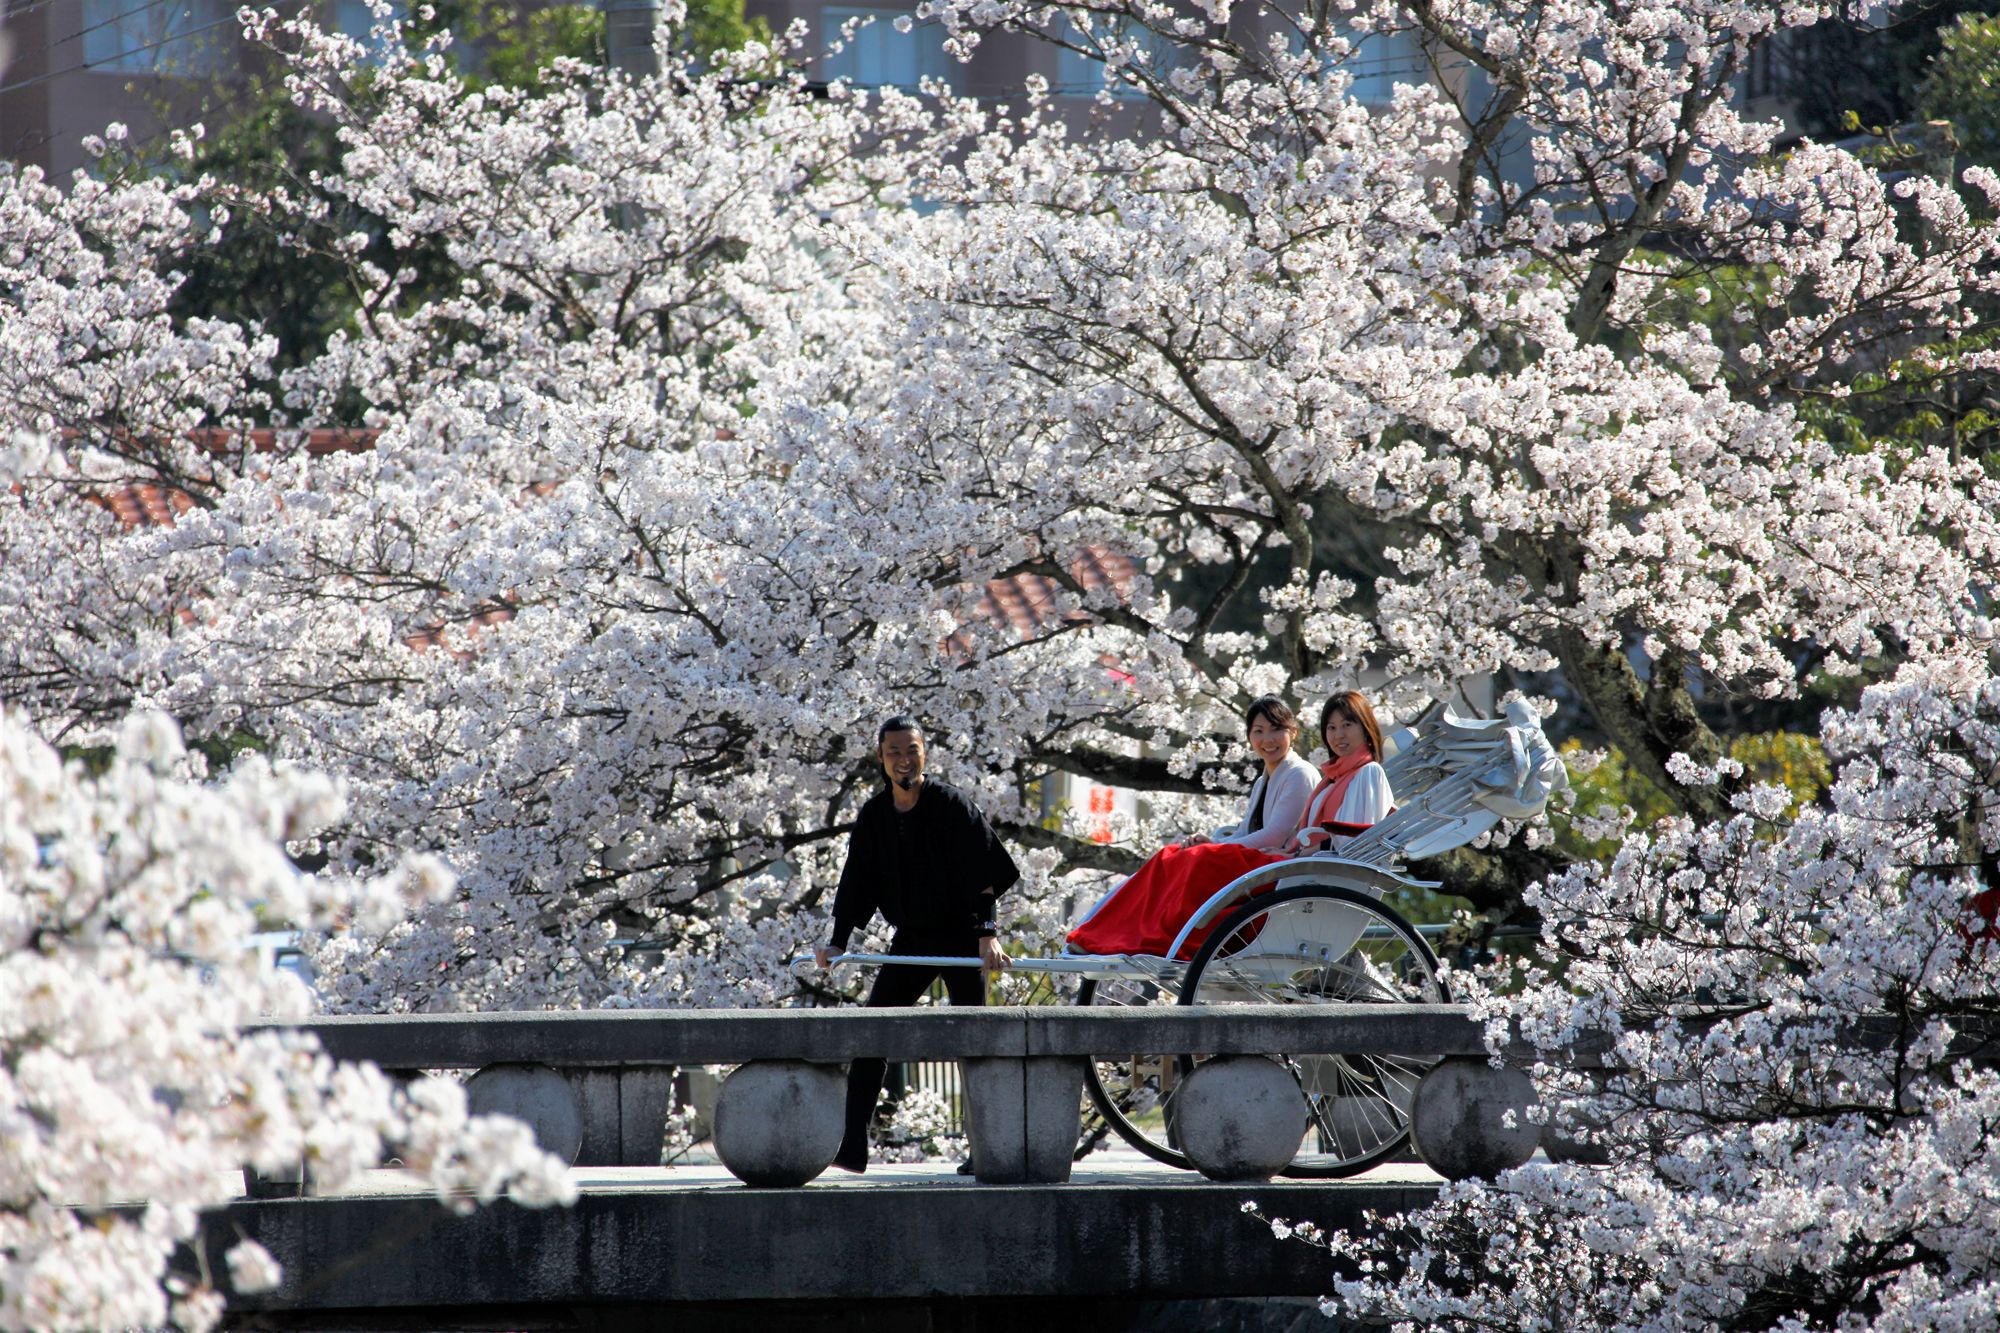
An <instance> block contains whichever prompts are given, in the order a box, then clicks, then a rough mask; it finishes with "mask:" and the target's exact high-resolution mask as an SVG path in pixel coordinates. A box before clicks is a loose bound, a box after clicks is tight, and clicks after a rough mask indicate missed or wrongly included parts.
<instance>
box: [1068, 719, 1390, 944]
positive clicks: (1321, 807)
mask: <svg viewBox="0 0 2000 1333" xmlns="http://www.w3.org/2000/svg"><path fill="white" fill-rule="evenodd" d="M1258 702H1259V703H1261V702H1263V701H1262V700H1259V701H1258ZM1252 707H1253V708H1254V707H1255V705H1252ZM1252 723H1253V725H1254V714H1253V718H1252ZM1319 734H1320V738H1321V739H1322V740H1324V741H1325V742H1326V748H1327V753H1328V759H1327V762H1325V763H1324V764H1321V765H1320V770H1319V771H1320V781H1319V785H1318V786H1317V787H1315V788H1314V789H1313V791H1312V793H1311V795H1310V797H1309V799H1308V800H1307V801H1306V804H1305V809H1304V811H1303V812H1302V813H1301V814H1300V815H1299V816H1298V823H1297V824H1296V825H1295V826H1294V827H1293V828H1292V830H1291V832H1290V834H1289V836H1287V837H1285V838H1284V840H1283V841H1282V842H1280V843H1279V844H1278V845H1277V846H1276V848H1275V849H1274V850H1265V848H1264V847H1260V846H1257V845H1254V844H1253V842H1252V841H1250V840H1238V839H1236V838H1228V839H1222V840H1217V841H1214V842H1207V841H1202V840H1199V839H1191V840H1189V841H1188V842H1186V843H1174V844H1169V845H1167V846H1165V847H1162V848H1161V849H1160V850H1159V851H1157V852H1155V853H1154V854H1153V855H1152V856H1151V857H1150V858H1149V859H1148V860H1147V862H1146V864H1144V865H1142V866H1140V867H1139V870H1138V873H1136V874H1135V875H1133V876H1132V878H1130V879H1128V880H1126V881H1125V882H1124V883H1123V884H1121V885H1119V886H1118V888H1117V889H1116V890H1115V891H1114V892H1113V893H1112V894H1111V896H1110V897H1108V898H1106V899H1105V900H1104V901H1103V902H1101V903H1099V904H1098V905H1097V907H1096V909H1095V910H1093V911H1092V912H1091V914H1090V915H1089V916H1087V917H1085V918H1084V920H1083V922H1082V924H1080V925H1079V926H1077V928H1076V929H1075V930H1072V931H1071V932H1070V933H1069V943H1070V947H1071V948H1073V949H1076V950H1078V951H1080V952H1082V953H1091V954H1120V953H1146V954H1164V953H1165V952H1166V951H1167V948H1168V946H1170V945H1171V944H1172V943H1173V942H1174V936H1176V935H1178V934H1180V930H1181V927H1182V926H1184V925H1186V924H1187V919H1188V918H1189V917H1190V916H1192V915H1193V914H1194V912H1195V909H1196V908H1198V907H1200V906H1201V905H1202V904H1203V903H1204V902H1207V901H1208V899H1209V898H1210V897H1211V896H1213V895H1214V893H1215V891H1216V890H1217V889H1220V888H1221V887H1223V886H1224V885H1225V884H1228V883H1229V882H1230V881H1231V880H1234V879H1237V878H1239V877H1241V876H1243V875H1247V874H1249V873H1250V872H1251V871H1252V870H1255V869H1257V868H1258V867H1259V866H1266V865H1270V864H1272V863H1273V862H1276V861H1284V860H1289V859H1291V858H1292V857H1294V856H1302V855H1304V854H1305V853H1307V852H1311V851H1315V850H1317V849H1319V848H1321V847H1323V846H1325V845H1327V843H1328V842H1329V841H1331V839H1333V838H1334V837H1336V836H1340V835H1345V834H1353V833H1358V832H1360V831H1361V829H1363V828H1366V827H1367V826H1368V825H1370V824H1373V823H1374V822H1375V821H1377V820H1379V819H1381V818H1382V817H1383V816H1384V815H1386V814H1388V813H1389V811H1390V810H1391V809H1392V808H1393V807H1394V805H1395V798H1394V795H1393V794H1392V793H1391V792H1390V790H1389V775H1388V774H1387V773H1385V772H1383V771H1382V765H1381V763H1380V762H1379V757H1380V755H1381V753H1382V728H1381V726H1380V725H1379V724H1378V723H1377V722H1376V721H1375V710H1374V709H1373V708H1371V707H1370V706H1369V704H1368V700H1367V699H1366V698H1365V697H1364V696H1362V695H1361V694H1360V693H1358V692H1357V691H1354V690H1349V691H1347V692H1346V693H1345V694H1336V695H1334V696H1333V697H1332V698H1331V699H1328V700H1327V701H1326V707H1324V708H1323V709H1321V710H1320V717H1319ZM1287 748H1289V747H1287ZM1269 762H1270V761H1269V759H1268V758H1267V759H1266V763H1267V778H1266V779H1265V784H1266V786H1267V790H1268V784H1269V782H1270V781H1272V780H1273V779H1275V776H1276V775H1275V774H1271V773H1270V771H1269V768H1268V765H1269ZM1256 797H1257V793H1256V792H1255V791H1254V790H1253V792H1252V799H1253V801H1254V800H1255V799H1256ZM1247 822H1248V821H1247V820H1246V823H1247ZM1343 826H1344V827H1343ZM1258 841H1262V842H1264V843H1265V845H1266V846H1268V845H1269V841H1270V840H1269V839H1268V838H1266V839H1260V840H1258ZM1207 935H1208V932H1207V931H1206V930H1200V931H1195V932H1193V933H1191V934H1190V935H1189V936H1188V939H1187V941H1186V943H1185V944H1183V945H1182V946H1181V955H1180V956H1181V957H1182V958H1183V959H1187V958H1192V957H1194V951H1195V950H1196V949H1197V948H1199V947H1200V946H1201V942H1202V940H1203V939H1205V938H1207Z"/></svg>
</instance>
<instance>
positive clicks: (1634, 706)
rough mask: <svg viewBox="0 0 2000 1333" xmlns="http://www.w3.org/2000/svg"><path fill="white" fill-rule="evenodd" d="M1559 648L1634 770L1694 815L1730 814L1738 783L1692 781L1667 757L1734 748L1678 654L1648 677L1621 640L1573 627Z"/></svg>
mask: <svg viewBox="0 0 2000 1333" xmlns="http://www.w3.org/2000/svg"><path fill="white" fill-rule="evenodd" d="M1556 653H1557V655H1558V656H1559V657H1560V658H1561V659H1562V665H1563V675H1564V676H1565V677H1566V678H1567V679H1568V681H1569V683H1570V685H1571V687H1572V688H1574V689H1575V690H1576V692H1577V693H1578V694H1580V695H1582V696H1583V701H1584V703H1585V705H1586V706H1587V707H1588V708H1589V709H1590V715H1591V717H1592V719H1593V720H1595V721H1596V723H1597V725H1598V729H1599V730H1601V731H1602V732H1603V733H1604V735H1605V738H1606V739H1607V740H1609V741H1610V742H1611V743H1612V744H1613V745H1615V746H1617V747H1618V750H1619V753H1621V754H1623V755H1624V756H1625V762H1626V763H1627V764H1628V765H1630V766H1631V768H1632V771H1634V772H1635V773H1639V774H1641V775H1642V776H1644V777H1646V778H1647V779H1649V780H1650V781H1652V782H1653V783H1654V784H1655V785H1657V786H1658V787H1659V788H1660V790H1661V791H1662V792H1664V793H1666V795H1667V797H1668V799H1669V800H1671V801H1673V803H1674V804H1675V805H1677V806H1679V807H1680V808H1681V809H1682V810H1684V811H1686V812H1687V813H1688V814H1690V815H1694V816H1695V817H1697V818H1700V819H1722V818H1726V817H1727V816H1728V815H1729V813H1730V805H1729V793H1730V792H1731V791H1732V790H1733V789H1734V786H1735V784H1733V783H1730V782H1727V781H1725V782H1723V783H1720V784H1718V785H1716V786H1709V787H1688V786H1684V785H1682V784H1681V783H1679V782H1676V781H1675V780H1674V779H1673V777H1672V775H1671V774H1669V773H1668V772H1667V760H1668V758H1670V757H1671V756H1672V755H1673V754H1674V753H1676V752H1679V753H1682V754H1685V755H1687V756H1688V757H1689V758H1691V759H1693V760H1695V761H1696V762H1697V763H1700V764H1703V765H1712V764H1714V763H1715V762H1716V761H1717V760H1718V759H1721V758H1723V757H1724V755H1725V754H1726V751H1724V749H1723V747H1722V742H1721V741H1720V740H1719V739H1717V737H1716V735H1715V733H1714V732H1712V731H1710V730H1709V729H1708V726H1707V724H1705V723H1704V722H1703V721H1702V720H1701V714H1700V713H1699V712H1698V711H1697V710H1696V708H1695V703H1694V696H1693V695H1691V694H1689V693H1688V688H1687V683H1686V681H1685V679H1684V678H1683V667H1682V662H1681V659H1680V658H1679V656H1678V655H1675V654H1669V655H1667V656H1665V657H1663V658H1661V659H1660V660H1659V661H1658V662H1655V663H1654V664H1653V674H1652V679H1651V680H1649V681H1642V680H1640V679H1639V673H1638V672H1637V671H1636V670H1634V669H1633V666H1632V662H1631V659H1630V658H1628V657H1627V656H1626V655H1625V654H1624V653H1623V652H1622V651H1620V650H1619V649H1618V648H1617V647H1616V646H1615V645H1611V644H1598V643H1592V642H1590V641H1589V640H1587V639H1585V638H1584V637H1583V636H1582V635H1580V634H1577V633H1575V632H1573V631H1569V630H1565V631H1563V632H1561V633H1560V634H1558V635H1557V636H1556Z"/></svg>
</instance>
